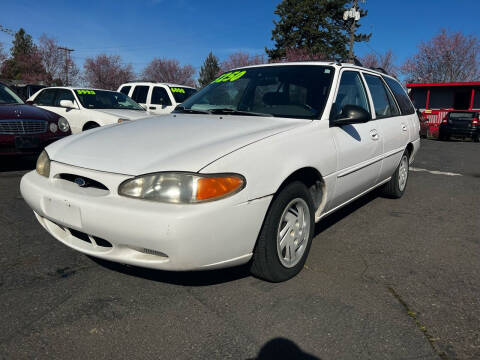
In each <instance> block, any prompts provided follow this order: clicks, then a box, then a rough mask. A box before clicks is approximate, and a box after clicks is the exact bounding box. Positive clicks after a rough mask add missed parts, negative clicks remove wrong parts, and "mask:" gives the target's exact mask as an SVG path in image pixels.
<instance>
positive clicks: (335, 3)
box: [266, 0, 371, 60]
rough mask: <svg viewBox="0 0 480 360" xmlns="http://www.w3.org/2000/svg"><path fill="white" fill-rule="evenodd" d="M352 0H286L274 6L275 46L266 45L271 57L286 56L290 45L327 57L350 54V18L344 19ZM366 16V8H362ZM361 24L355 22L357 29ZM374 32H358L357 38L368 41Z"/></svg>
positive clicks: (279, 57) (292, 47)
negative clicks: (271, 47) (270, 47)
mask: <svg viewBox="0 0 480 360" xmlns="http://www.w3.org/2000/svg"><path fill="white" fill-rule="evenodd" d="M351 6H352V2H351V1H349V0H283V1H282V2H281V3H280V4H279V5H278V6H277V9H276V10H275V14H276V15H277V16H279V17H280V19H279V20H278V21H274V22H273V23H274V25H275V28H274V29H273V31H272V40H274V41H275V48H273V49H266V52H267V54H268V56H269V57H270V59H272V60H279V59H282V58H284V57H285V55H286V52H287V49H303V50H306V51H307V52H308V53H310V54H316V55H322V57H324V58H330V59H333V58H336V57H341V58H346V57H347V56H348V50H347V49H348V44H349V31H350V28H351V26H352V21H353V20H351V19H348V20H343V13H344V11H345V10H347V9H349V8H351ZM360 13H361V16H366V15H367V11H366V10H360ZM359 26H360V25H359V24H358V22H357V23H356V26H355V29H357V28H358V27H359ZM370 36H371V34H359V33H356V34H355V42H360V41H368V40H369V39H370Z"/></svg>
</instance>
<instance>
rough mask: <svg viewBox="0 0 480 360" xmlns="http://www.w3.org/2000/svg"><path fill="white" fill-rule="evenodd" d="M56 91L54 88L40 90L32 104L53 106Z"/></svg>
mask: <svg viewBox="0 0 480 360" xmlns="http://www.w3.org/2000/svg"><path fill="white" fill-rule="evenodd" d="M56 93H57V90H56V89H46V90H42V92H41V93H40V94H38V96H37V97H36V98H35V101H34V104H36V105H40V106H55V95H56Z"/></svg>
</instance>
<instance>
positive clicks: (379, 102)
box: [363, 74, 400, 119]
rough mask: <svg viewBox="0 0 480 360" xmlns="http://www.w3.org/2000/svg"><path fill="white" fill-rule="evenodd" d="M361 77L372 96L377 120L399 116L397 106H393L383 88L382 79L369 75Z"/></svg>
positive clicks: (390, 97)
mask: <svg viewBox="0 0 480 360" xmlns="http://www.w3.org/2000/svg"><path fill="white" fill-rule="evenodd" d="M363 76H364V77H365V81H366V82H367V86H368V88H369V89H370V94H371V95H372V100H373V106H374V107H375V114H376V116H377V119H380V118H384V117H390V116H397V115H400V111H399V110H398V108H397V104H395V100H394V99H393V97H392V95H391V94H390V92H389V91H388V90H387V88H386V87H385V85H384V83H383V81H382V79H381V78H380V77H378V76H374V75H369V74H363Z"/></svg>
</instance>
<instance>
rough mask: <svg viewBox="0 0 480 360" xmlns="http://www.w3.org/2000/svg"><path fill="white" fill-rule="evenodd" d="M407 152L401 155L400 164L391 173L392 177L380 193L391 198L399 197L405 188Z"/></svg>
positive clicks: (407, 163)
mask: <svg viewBox="0 0 480 360" xmlns="http://www.w3.org/2000/svg"><path fill="white" fill-rule="evenodd" d="M409 158H410V156H409V153H408V150H405V152H404V153H403V155H402V158H401V160H400V164H398V166H397V169H396V170H395V172H394V173H393V175H392V178H391V179H390V181H389V182H388V183H386V184H385V185H384V186H383V188H382V195H383V196H385V197H389V198H392V199H400V198H401V197H402V196H403V193H404V192H405V189H406V188H407V181H408V171H409V161H410V160H409Z"/></svg>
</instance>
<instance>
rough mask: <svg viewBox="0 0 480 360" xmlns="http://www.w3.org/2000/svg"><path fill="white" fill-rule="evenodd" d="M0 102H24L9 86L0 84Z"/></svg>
mask: <svg viewBox="0 0 480 360" xmlns="http://www.w3.org/2000/svg"><path fill="white" fill-rule="evenodd" d="M0 104H23V101H22V99H20V98H19V97H18V95H17V94H15V93H14V92H13V91H12V90H10V89H9V88H8V86H5V85H3V84H0Z"/></svg>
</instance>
